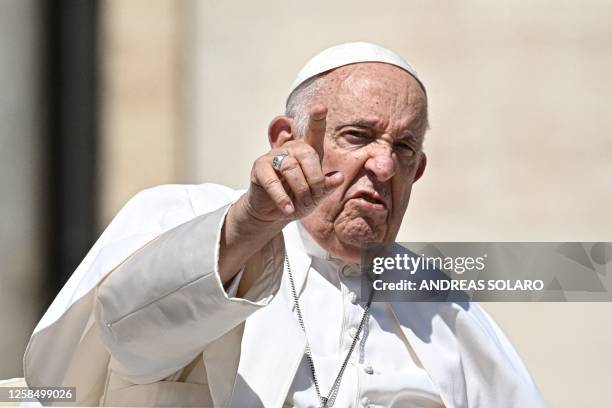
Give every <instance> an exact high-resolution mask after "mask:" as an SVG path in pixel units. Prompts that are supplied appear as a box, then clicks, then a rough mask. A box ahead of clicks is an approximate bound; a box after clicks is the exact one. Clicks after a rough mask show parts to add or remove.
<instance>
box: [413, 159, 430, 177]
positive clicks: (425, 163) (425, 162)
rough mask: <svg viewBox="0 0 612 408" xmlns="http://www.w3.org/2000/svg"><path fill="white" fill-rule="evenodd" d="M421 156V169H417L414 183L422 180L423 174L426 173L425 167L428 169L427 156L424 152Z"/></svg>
mask: <svg viewBox="0 0 612 408" xmlns="http://www.w3.org/2000/svg"><path fill="white" fill-rule="evenodd" d="M420 154H421V157H420V158H419V167H418V168H417V171H416V173H415V175H414V181H413V183H416V181H417V180H418V179H420V178H421V176H422V175H423V173H425V167H427V156H426V155H425V153H423V152H421V153H420Z"/></svg>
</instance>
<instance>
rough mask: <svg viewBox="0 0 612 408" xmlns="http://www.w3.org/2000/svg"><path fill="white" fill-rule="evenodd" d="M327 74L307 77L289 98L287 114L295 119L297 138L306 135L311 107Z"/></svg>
mask: <svg viewBox="0 0 612 408" xmlns="http://www.w3.org/2000/svg"><path fill="white" fill-rule="evenodd" d="M325 75H326V73H324V74H320V75H317V76H314V77H312V78H309V79H307V80H306V81H304V82H303V83H301V84H300V86H298V87H297V88H295V89H294V90H293V92H291V94H290V95H289V97H288V98H287V106H286V108H285V115H286V116H288V117H290V118H292V119H293V123H294V126H295V132H296V137H297V138H300V137H303V136H304V135H306V130H307V127H308V118H309V112H310V108H311V106H312V103H313V100H314V97H315V96H316V95H317V93H318V92H319V90H320V89H321V87H322V85H323V82H324V81H325Z"/></svg>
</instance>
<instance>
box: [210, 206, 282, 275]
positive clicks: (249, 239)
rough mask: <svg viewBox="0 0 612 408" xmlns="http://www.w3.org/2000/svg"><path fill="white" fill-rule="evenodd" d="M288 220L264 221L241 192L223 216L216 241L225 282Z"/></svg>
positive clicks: (272, 237)
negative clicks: (253, 210)
mask: <svg viewBox="0 0 612 408" xmlns="http://www.w3.org/2000/svg"><path fill="white" fill-rule="evenodd" d="M287 223H288V221H279V222H264V221H260V220H258V219H256V218H255V217H253V216H252V215H251V214H250V212H249V210H248V207H247V204H246V199H245V196H242V197H241V198H240V199H239V200H238V201H237V202H236V203H234V204H233V205H232V206H231V207H230V209H229V211H228V213H227V216H226V218H225V222H224V224H223V228H222V230H221V237H220V242H219V274H220V276H221V281H222V282H223V284H224V285H225V284H227V283H228V282H229V281H230V280H231V279H232V278H233V277H234V276H236V274H237V273H238V271H239V270H240V268H242V267H243V266H244V265H245V263H246V262H247V261H248V260H249V259H250V258H251V257H252V256H253V255H254V254H255V253H256V252H257V251H259V250H261V248H263V247H264V246H265V245H266V244H268V243H269V242H270V241H272V240H273V239H274V238H275V237H276V236H278V235H279V234H281V231H282V229H283V227H284V226H285V225H286V224H287Z"/></svg>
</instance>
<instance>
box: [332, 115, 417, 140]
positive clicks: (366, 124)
mask: <svg viewBox="0 0 612 408" xmlns="http://www.w3.org/2000/svg"><path fill="white" fill-rule="evenodd" d="M377 122H378V121H377V120H375V119H365V118H361V119H355V120H352V121H348V122H345V123H340V124H339V125H338V126H336V127H335V128H334V131H336V132H337V131H339V130H340V129H342V128H344V127H347V126H354V127H359V128H376V124H377ZM397 139H398V140H409V141H410V142H412V143H418V138H417V137H416V136H415V135H414V134H413V133H412V132H404V133H402V134H401V135H400V136H398V138H397Z"/></svg>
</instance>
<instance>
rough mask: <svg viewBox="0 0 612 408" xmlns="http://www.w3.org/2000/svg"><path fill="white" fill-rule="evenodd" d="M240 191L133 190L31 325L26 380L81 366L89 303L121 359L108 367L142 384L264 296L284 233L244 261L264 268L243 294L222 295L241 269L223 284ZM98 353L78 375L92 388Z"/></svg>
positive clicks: (276, 274)
mask: <svg viewBox="0 0 612 408" xmlns="http://www.w3.org/2000/svg"><path fill="white" fill-rule="evenodd" d="M240 193H241V192H239V191H234V190H231V189H229V188H227V187H224V186H219V185H214V184H203V185H199V186H179V185H168V186H160V187H155V188H152V189H148V190H145V191H143V192H141V193H139V194H138V195H136V196H135V197H134V198H132V199H131V200H130V201H129V202H128V203H127V204H126V205H125V206H124V208H123V209H122V210H121V211H120V212H119V213H118V214H117V216H116V217H115V219H113V221H112V222H111V224H110V225H109V226H108V228H107V229H106V230H105V231H104V233H103V234H102V235H101V236H100V238H99V239H98V241H97V242H96V243H95V245H94V246H93V247H92V249H91V250H90V251H89V253H88V254H87V256H86V257H85V258H84V259H83V261H82V262H81V264H80V265H79V267H78V268H77V269H76V270H75V272H74V273H73V274H72V276H71V277H70V279H69V280H68V282H67V283H66V285H65V286H64V287H63V288H62V290H61V291H60V293H59V294H58V296H57V297H56V299H55V300H54V301H53V303H52V304H51V306H50V307H49V309H48V310H47V312H46V313H45V315H44V316H43V317H42V319H41V320H40V322H39V323H38V325H37V327H36V328H35V330H34V333H33V334H32V337H31V338H30V342H29V343H28V347H27V349H26V352H25V355H24V374H25V377H26V380H27V382H28V384H29V385H30V386H60V385H62V384H63V383H64V381H66V376H67V375H69V374H68V373H69V372H71V371H74V370H73V369H74V368H75V367H81V366H82V363H83V362H82V361H76V360H78V358H77V357H76V355H77V354H78V353H79V352H78V350H79V349H80V348H81V345H82V343H83V336H85V332H86V331H87V330H88V327H89V326H88V321H90V320H92V319H93V317H92V313H94V312H95V318H96V321H95V322H94V323H95V325H96V326H97V328H98V329H99V330H96V331H97V332H98V333H97V334H98V335H99V336H100V337H101V338H102V341H103V346H102V347H104V348H106V349H107V350H108V351H109V352H110V354H111V356H112V357H113V358H112V359H111V364H117V365H118V367H113V369H114V370H115V371H116V372H117V373H121V374H122V375H123V376H125V377H126V379H127V380H130V381H132V382H134V383H143V382H152V381H156V380H159V379H161V378H164V377H166V376H168V375H169V374H171V373H173V372H174V371H177V370H178V369H179V368H182V366H181V364H182V363H183V362H185V361H187V360H188V359H190V358H191V357H193V356H195V355H196V354H197V353H198V352H199V351H202V350H203V349H204V348H205V347H206V345H207V344H208V343H209V342H210V341H212V340H214V339H215V338H217V337H219V336H221V335H222V334H223V333H225V332H226V331H227V330H229V329H230V328H232V327H234V326H235V325H237V324H239V323H240V322H241V321H242V320H244V319H246V317H247V316H248V315H249V314H250V313H252V312H253V311H254V310H257V309H258V308H261V307H263V306H264V305H265V304H267V302H268V301H269V300H270V299H271V298H272V296H274V294H275V293H276V290H277V289H278V285H279V284H280V277H281V275H282V261H281V262H280V263H279V262H276V261H274V259H278V258H279V257H278V256H273V255H272V254H275V253H276V252H278V251H283V249H284V247H283V245H284V244H283V239H282V235H280V234H279V237H277V238H275V239H274V240H273V241H272V242H270V243H269V244H268V245H266V246H265V247H264V248H263V249H262V250H261V251H260V252H259V253H258V254H256V256H253V257H252V258H251V260H250V261H249V263H248V265H249V267H253V268H258V269H259V270H260V271H261V272H262V273H261V275H260V278H261V279H258V280H257V281H256V282H254V285H253V286H252V289H251V290H249V292H247V294H246V295H245V299H235V298H231V297H230V296H228V294H227V293H230V294H233V293H235V292H233V291H234V290H235V287H236V285H237V282H238V280H239V277H237V278H235V279H234V282H232V284H230V285H228V292H227V293H226V291H225V290H224V289H223V287H222V286H221V284H220V280H219V277H218V271H217V250H218V238H219V237H218V234H219V231H220V228H221V225H222V222H223V220H224V216H225V213H226V211H227V209H228V208H229V206H230V205H231V203H232V202H234V201H235V200H236V199H238V197H239V196H240ZM280 259H282V257H281V258H280ZM111 272H112V273H111ZM247 299H248V300H247ZM90 352H91V351H90ZM96 353H97V352H96ZM96 355H98V354H96ZM99 357H100V358H99V360H100V361H99V362H97V363H95V364H94V363H93V362H91V363H90V370H88V374H87V375H84V374H83V375H81V377H83V376H85V377H88V376H91V377H92V378H91V379H90V378H87V379H86V380H83V381H82V382H86V383H88V384H89V383H92V388H93V387H95V382H96V381H98V380H97V378H98V377H95V376H93V374H92V375H89V371H91V372H92V373H94V372H95V373H98V372H101V373H103V371H105V370H106V368H105V366H106V363H104V358H103V355H102V354H100V355H99ZM96 361H97V360H96ZM91 364H94V365H95V367H91ZM96 364H97V365H96ZM183 365H184V364H183ZM98 366H99V367H98ZM78 370H81V368H79V369H78ZM78 370H77V371H78ZM100 375H103V374H100ZM81 377H79V378H81ZM94 377H95V378H94ZM73 380H74V379H73ZM84 388H87V387H85V386H81V389H84Z"/></svg>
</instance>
